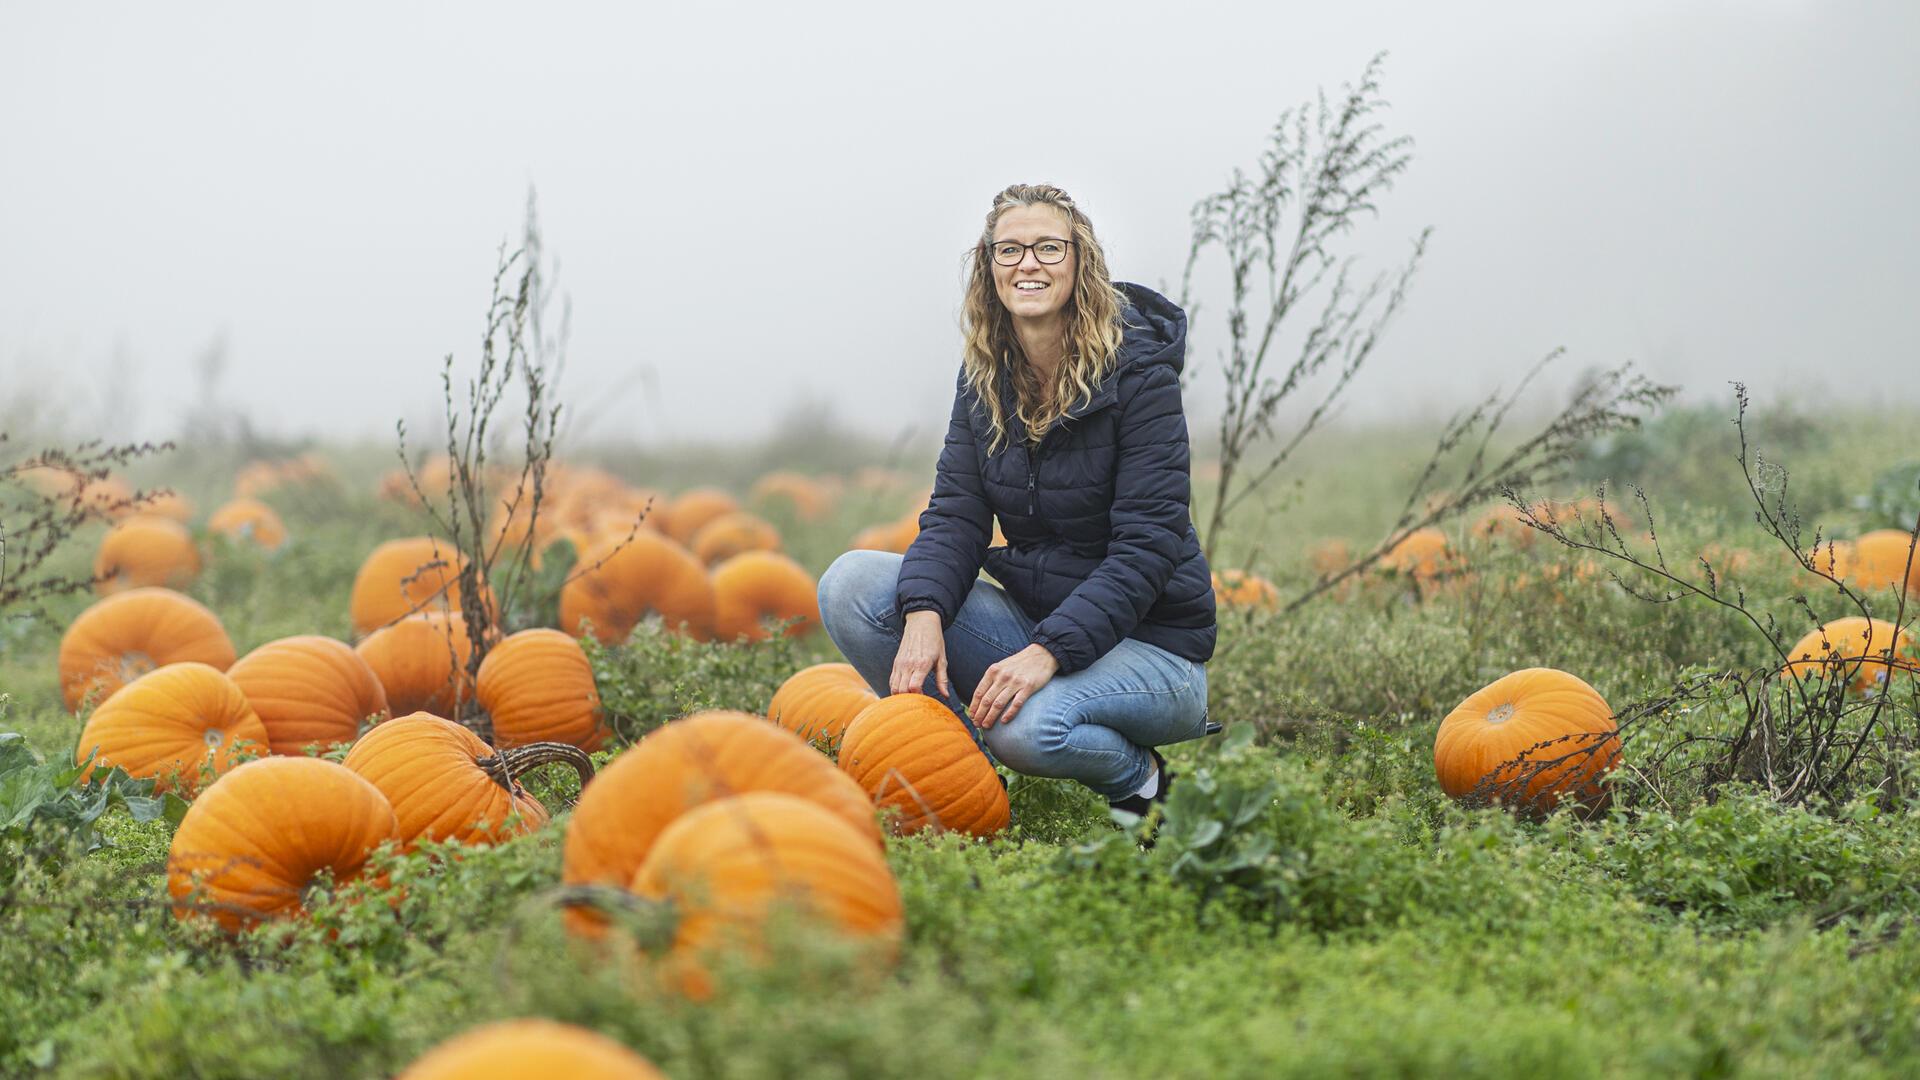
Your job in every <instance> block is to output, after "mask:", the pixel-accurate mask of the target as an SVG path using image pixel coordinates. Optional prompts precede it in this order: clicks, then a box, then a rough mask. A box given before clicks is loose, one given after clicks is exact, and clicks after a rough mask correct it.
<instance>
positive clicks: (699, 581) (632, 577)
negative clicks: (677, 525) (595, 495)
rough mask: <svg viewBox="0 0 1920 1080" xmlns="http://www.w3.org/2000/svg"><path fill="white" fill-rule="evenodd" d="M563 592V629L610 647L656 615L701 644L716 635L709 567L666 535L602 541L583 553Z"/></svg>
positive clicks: (645, 533)
mask: <svg viewBox="0 0 1920 1080" xmlns="http://www.w3.org/2000/svg"><path fill="white" fill-rule="evenodd" d="M575 567H576V568H575V570H574V574H573V576H572V577H571V578H569V579H568V581H567V583H566V585H565V586H564V587H562V588H561V590H560V628H561V629H562V630H565V631H566V632H567V633H569V634H574V635H579V634H582V633H585V630H584V628H583V625H584V622H586V621H591V622H592V623H593V635H594V636H595V637H597V638H599V639H600V640H601V641H604V642H608V643H612V642H616V641H620V640H623V639H624V638H625V637H626V636H627V635H628V634H629V633H631V632H632V631H633V627H634V625H635V624H636V623H638V622H639V621H640V620H641V618H642V617H644V616H646V615H647V614H649V613H655V612H657V613H658V614H659V615H660V617H661V618H662V619H663V620H665V622H666V624H667V626H668V628H669V629H675V630H681V631H684V632H685V633H687V634H689V635H691V636H692V637H695V638H697V639H699V640H702V641H704V640H706V639H707V638H710V637H712V636H713V585H712V583H711V582H709V581H708V580H707V572H706V568H705V567H703V566H701V565H700V561H699V560H698V559H695V558H694V557H693V556H692V555H690V554H688V552H687V550H686V549H685V548H683V547H681V546H680V545H679V544H676V543H674V542H673V541H672V540H669V539H667V538H666V537H665V536H662V535H660V534H659V533H656V532H653V531H651V530H646V529H643V530H641V531H640V532H639V533H638V534H636V535H635V536H634V537H633V538H632V539H631V540H629V539H627V538H626V537H625V536H621V537H619V538H617V539H611V540H603V541H600V542H599V543H597V544H594V545H593V546H592V547H590V548H588V549H587V550H586V551H585V552H582V553H581V556H580V561H579V562H578V563H576V564H575Z"/></svg>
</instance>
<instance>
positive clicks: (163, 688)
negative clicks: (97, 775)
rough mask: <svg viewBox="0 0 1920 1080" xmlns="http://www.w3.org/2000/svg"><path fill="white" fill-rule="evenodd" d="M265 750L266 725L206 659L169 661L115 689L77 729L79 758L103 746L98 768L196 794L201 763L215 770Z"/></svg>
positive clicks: (228, 767) (76, 753)
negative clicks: (115, 769)
mask: <svg viewBox="0 0 1920 1080" xmlns="http://www.w3.org/2000/svg"><path fill="white" fill-rule="evenodd" d="M243 744H244V747H245V749H246V750H247V752H248V753H252V754H264V753H266V752H267V725H265V724H263V723H261V722H260V717H259V716H258V715H256V714H255V713H254V711H253V706H251V705H249V704H247V696H246V695H245V694H243V693H241V692H240V688H239V687H238V686H236V685H234V682H233V680H232V679H229V678H227V676H226V675H225V674H224V673H222V672H221V671H219V670H218V669H216V668H212V667H209V666H207V665H206V664H195V663H184V664H168V665H167V666H165V667H162V668H156V669H154V670H153V671H150V672H148V673H147V674H145V675H142V676H140V677H139V678H138V679H135V680H133V681H132V682H130V683H128V684H127V685H125V686H123V687H121V688H120V689H118V690H116V691H114V693H113V696H112V697H110V698H108V699H107V700H105V701H103V702H101V703H100V707H99V708H97V709H95V710H93V715H92V716H89V717H88V718H87V725H86V727H84V728H82V729H81V730H80V745H79V746H78V747H77V748H76V749H75V751H74V760H75V761H76V762H80V761H85V760H86V759H87V755H88V754H89V753H91V752H93V751H94V750H96V749H97V750H98V751H99V753H98V755H97V756H96V757H95V758H94V762H93V767H94V768H107V767H109V766H114V765H118V766H119V767H120V768H122V769H125V770H126V771H127V772H128V774H129V775H132V776H142V777H153V778H154V779H155V780H156V781H157V784H156V787H158V788H160V789H164V790H171V791H178V792H181V793H183V794H186V795H189V796H190V795H191V794H192V793H193V791H194V789H195V788H197V787H198V786H199V784H200V766H201V765H203V764H207V763H209V762H211V763H212V765H213V771H214V773H215V774H216V775H218V774H220V773H224V772H226V771H227V770H229V769H231V768H233V767H234V765H235V764H237V761H236V757H235V755H236V754H238V753H239V752H240V751H241V749H242V748H243Z"/></svg>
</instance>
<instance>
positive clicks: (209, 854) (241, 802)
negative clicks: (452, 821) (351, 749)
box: [167, 757, 399, 932]
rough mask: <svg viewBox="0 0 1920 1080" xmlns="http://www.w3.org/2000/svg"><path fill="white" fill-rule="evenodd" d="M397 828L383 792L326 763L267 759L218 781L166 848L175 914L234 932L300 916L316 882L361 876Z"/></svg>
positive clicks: (337, 882)
mask: <svg viewBox="0 0 1920 1080" xmlns="http://www.w3.org/2000/svg"><path fill="white" fill-rule="evenodd" d="M398 827H399V822H398V819H396V818H395V817H394V813H393V807H392V806H390V805H389V804H388V803H387V798H386V796H384V795H382V794H380V789H379V788H376V787H374V786H373V785H372V784H371V783H369V782H367V780H366V779H364V778H363V777H361V776H360V775H359V774H357V773H355V772H354V771H353V770H352V769H348V768H346V767H345V766H342V765H338V764H335V763H334V762H331V761H328V760H326V759H324V758H308V757H273V758H263V759H261V760H259V761H252V762H248V763H247V764H245V765H242V766H240V767H239V768H237V769H235V770H233V771H232V772H230V773H228V774H227V775H225V776H223V777H221V778H220V779H219V780H218V781H216V782H215V783H214V784H213V785H211V786H210V787H208V788H207V790H206V792H205V793H204V794H202V795H201V796H200V798H199V799H198V800H197V801H196V802H194V804H193V806H192V807H190V808H189V809H188V810H187V816H186V817H185V818H184V819H182V820H181V822H180V828H179V829H178V830H177V831H175V832H174V834H173V845H172V847H170V848H169V849H168V852H167V893H168V895H169V896H171V897H172V899H173V905H174V907H173V912H174V915H175V916H176V917H177V918H181V919H187V918H191V917H193V916H195V915H197V914H206V915H208V916H211V917H212V918H213V919H214V921H216V922H218V923H219V924H220V925H221V926H222V927H224V928H226V929H227V930H229V931H233V932H238V931H240V930H244V929H246V928H248V927H250V926H254V925H256V924H258V923H260V922H262V921H265V920H267V919H275V918H285V917H291V916H295V915H299V914H302V913H304V911H305V908H304V904H305V902H306V894H307V891H308V890H309V889H311V888H312V887H313V886H314V884H315V883H316V881H317V880H318V879H319V878H320V876H321V875H322V874H323V873H324V874H330V875H331V876H332V879H333V882H334V884H335V885H343V884H346V883H347V882H350V881H352V880H354V879H355V878H357V877H359V876H360V873H361V871H362V870H363V869H364V868H365V866H366V863H367V859H368V857H369V856H371V855H372V854H373V852H374V850H375V849H376V848H378V847H379V846H380V845H381V844H383V843H386V842H388V841H390V840H394V839H396V832H397V830H398Z"/></svg>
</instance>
